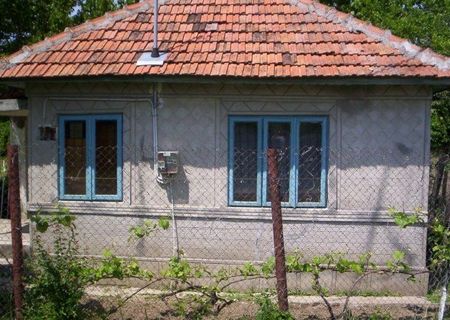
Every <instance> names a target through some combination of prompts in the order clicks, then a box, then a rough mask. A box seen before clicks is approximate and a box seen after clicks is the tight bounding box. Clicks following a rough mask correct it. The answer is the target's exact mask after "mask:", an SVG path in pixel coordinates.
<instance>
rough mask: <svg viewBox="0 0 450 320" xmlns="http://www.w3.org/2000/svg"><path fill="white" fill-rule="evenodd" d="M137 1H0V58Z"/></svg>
mask: <svg viewBox="0 0 450 320" xmlns="http://www.w3.org/2000/svg"><path fill="white" fill-rule="evenodd" d="M137 1H138V0H46V1H43V0H19V1H9V0H0V55H1V54H8V53H11V52H14V51H16V50H18V49H20V47H22V46H23V45H26V44H30V43H34V42H37V41H39V40H42V39H44V38H45V37H48V36H50V35H53V34H55V33H59V32H61V31H63V30H64V29H65V28H66V27H70V26H73V25H77V24H80V23H82V22H84V21H86V20H87V19H93V18H95V17H98V16H101V15H103V14H104V13H105V12H107V11H113V10H116V9H119V8H121V7H123V6H124V5H125V4H131V3H136V2H137Z"/></svg>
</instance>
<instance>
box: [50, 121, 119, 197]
mask: <svg viewBox="0 0 450 320" xmlns="http://www.w3.org/2000/svg"><path fill="white" fill-rule="evenodd" d="M58 139H59V198H60V199H61V200H121V199H122V116H121V115H117V114H102V115H64V116H60V117H59V137H58Z"/></svg>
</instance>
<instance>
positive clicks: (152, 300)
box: [86, 295, 437, 320]
mask: <svg viewBox="0 0 450 320" xmlns="http://www.w3.org/2000/svg"><path fill="white" fill-rule="evenodd" d="M119 301H120V299H119V298H115V297H98V296H96V297H90V298H87V300H86V302H87V306H89V308H90V309H91V310H93V311H94V310H97V311H100V312H108V311H109V310H111V309H112V308H114V307H115V306H117V305H118V304H119ZM175 304H176V300H175V299H174V298H171V299H169V300H168V301H166V302H164V301H162V300H161V299H160V298H159V297H158V296H156V295H146V296H136V297H134V298H132V299H130V300H129V301H128V302H127V303H126V304H125V305H123V306H122V307H121V308H119V309H118V310H117V311H116V312H115V313H113V314H112V315H110V316H109V317H108V319H116V320H128V319H129V320H148V319H152V320H157V319H169V320H170V319H189V318H190V319H198V318H196V317H195V313H192V308H187V309H186V311H187V312H186V314H187V315H180V314H179V313H177V310H176V307H175ZM333 309H334V310H336V313H338V312H339V311H340V310H342V304H340V303H334V304H333ZM257 311H258V305H257V304H256V303H255V302H253V301H250V300H248V301H236V302H234V303H232V304H231V305H229V306H227V307H225V308H224V309H223V310H222V311H221V312H220V313H219V314H218V315H205V316H204V317H203V319H217V320H228V319H240V320H244V319H254V318H255V315H256V313H257ZM290 312H291V314H292V315H293V316H294V317H295V319H329V318H330V314H329V313H328V311H327V308H326V306H325V304H323V303H320V302H311V303H292V302H291V303H290ZM436 312H437V309H436V306H435V305H431V304H427V305H423V306H419V305H415V304H414V305H413V304H389V303H386V304H374V305H369V304H363V305H353V306H352V307H351V314H352V316H353V317H355V318H358V319H369V318H370V319H403V320H406V319H433V318H434V317H435V315H436ZM374 316H376V318H374Z"/></svg>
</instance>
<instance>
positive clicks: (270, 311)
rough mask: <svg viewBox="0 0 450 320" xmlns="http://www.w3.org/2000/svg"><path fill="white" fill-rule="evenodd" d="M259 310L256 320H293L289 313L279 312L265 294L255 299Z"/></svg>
mask: <svg viewBox="0 0 450 320" xmlns="http://www.w3.org/2000/svg"><path fill="white" fill-rule="evenodd" d="M256 302H257V303H258V305H259V310H258V312H257V313H256V318H255V319H256V320H294V319H295V318H294V317H293V316H292V315H291V314H290V313H289V312H284V311H281V310H280V309H279V308H278V306H277V305H276V304H275V303H273V302H272V300H270V298H269V296H268V295H267V294H264V295H262V297H260V298H257V299H256Z"/></svg>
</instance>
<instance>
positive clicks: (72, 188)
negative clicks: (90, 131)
mask: <svg viewBox="0 0 450 320" xmlns="http://www.w3.org/2000/svg"><path fill="white" fill-rule="evenodd" d="M64 129H65V132H64V151H65V152H64V193H65V194H69V195H85V194H86V122H85V121H82V120H76V121H66V122H65V125H64Z"/></svg>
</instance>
